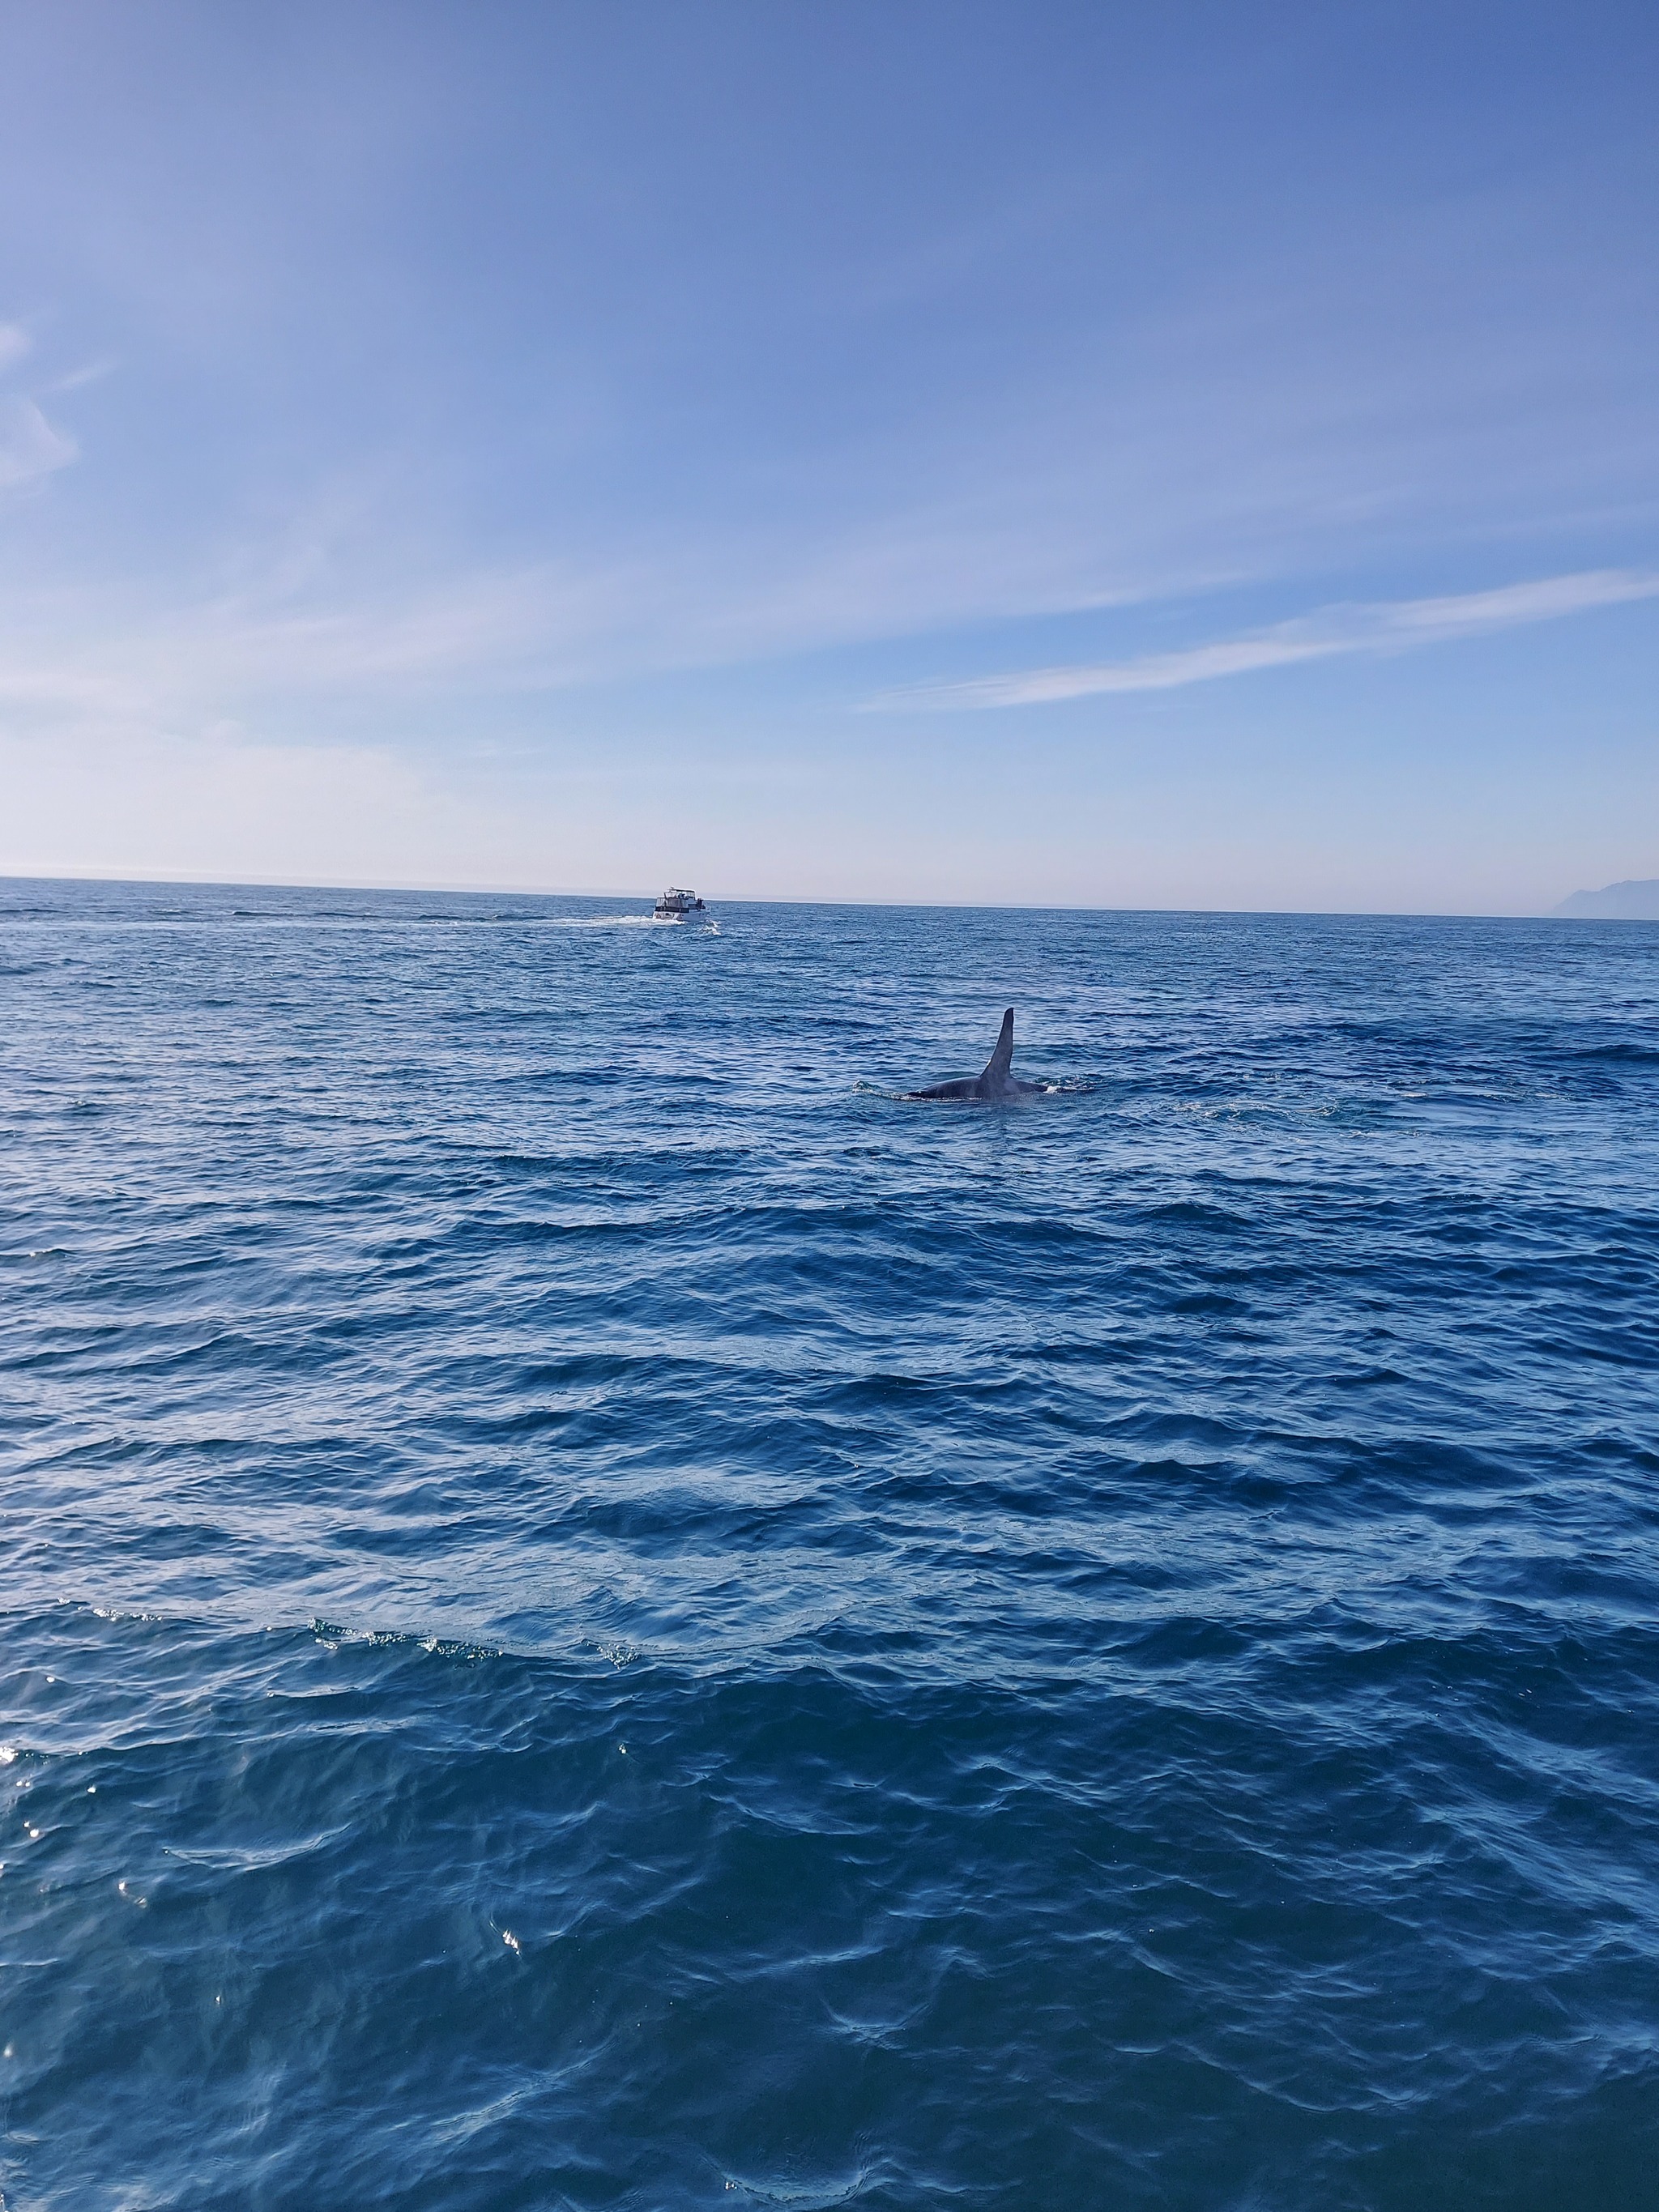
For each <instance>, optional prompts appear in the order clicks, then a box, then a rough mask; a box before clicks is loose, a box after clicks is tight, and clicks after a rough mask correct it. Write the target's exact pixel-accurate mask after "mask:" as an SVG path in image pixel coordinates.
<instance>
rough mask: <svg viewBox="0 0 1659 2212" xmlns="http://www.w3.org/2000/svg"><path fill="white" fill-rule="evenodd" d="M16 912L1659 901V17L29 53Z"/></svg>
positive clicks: (174, 20) (990, 19)
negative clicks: (144, 905)
mask: <svg viewBox="0 0 1659 2212" xmlns="http://www.w3.org/2000/svg"><path fill="white" fill-rule="evenodd" d="M6 46H7V64H6V68H5V70H4V72H3V75H0V186H3V189H0V585H3V598H0V782H3V788H4V789H5V791H6V793H7V803H6V805H5V806H4V807H3V809H0V871H9V872H56V871H64V872H72V871H81V870H88V871H103V872H122V873H147V874H179V875H203V876H216V877H222V878H256V877H258V878H277V879H284V880H290V881H340V882H347V881H349V882H375V881H382V882H424V883H432V884H438V883H446V884H500V885H508V884H511V885H515V886H527V887H543V888H548V889H561V888H569V889H576V888H586V887H595V888H598V887H605V888H623V887H627V888H632V889H636V890H651V889H653V888H656V887H658V886H659V882H661V881H665V880H667V879H668V878H674V879H675V880H678V881H690V882H692V883H694V884H696V885H697V887H698V888H699V889H701V890H704V891H705V893H706V894H708V895H710V896H732V897H736V896H745V895H746V896H763V897H764V896H808V897H814V898H817V897H834V896H844V897H853V898H891V899H920V900H933V899H939V900H970V901H971V900H981V899H982V900H987V901H998V902H1002V901H1012V902H1064V903H1085V904H1102V905H1136V906H1218V907H1268V908H1273V907H1314V908H1406V909H1432V910H1437V911H1460V910H1474V911H1483V912H1508V911H1514V912H1528V911H1538V910H1540V909H1541V908H1546V907H1547V906H1549V905H1552V904H1553V902H1555V901H1556V900H1557V899H1559V898H1560V897H1562V896H1565V894H1566V893H1567V892H1569V891H1571V890H1573V889H1575V888H1577V886H1579V885H1581V884H1601V883H1605V882H1607V881H1611V880H1613V879H1615V878H1620V877H1626V876H1650V875H1659V804H1656V802H1659V742H1656V739H1659V726H1656V724H1659V710H1656V706H1655V702H1656V699H1659V684H1656V678H1659V376H1656V368H1659V347H1656V339H1659V275H1656V272H1659V257H1656V253H1655V248H1654V241H1655V240H1656V238H1659V131H1656V130H1655V128H1654V122H1653V112H1654V111H1653V95H1654V87H1655V84H1656V82H1659V72H1656V64H1659V15H1656V14H1655V13H1654V12H1653V11H1652V10H1651V9H1644V8H1638V7H1635V6H1630V7H1609V6H1600V7H1598V6H1596V5H1594V4H1592V5H1589V6H1588V7H1585V8H1583V9H1578V10H1575V11H1568V10H1565V9H1561V8H1559V6H1552V7H1548V8H1546V7H1532V6H1528V5H1526V4H1518V5H1517V4H1507V5H1504V6H1492V7H1486V6H1482V5H1468V6H1459V7H1455V8H1447V7H1445V6H1444V5H1443V4H1438V5H1435V6H1423V7H1417V6H1411V5H1401V6H1381V5H1377V6H1352V7H1349V6H1333V5H1331V4H1329V0H1324V4H1322V5H1318V6H1307V7H1298V6H1297V5H1294V4H1283V0H1281V4H1276V5H1273V6H1272V7H1253V6H1250V5H1248V4H1237V0H1234V4H1230V5H1217V6H1213V7H1208V6H1191V7H1182V6H1171V7H1170V8H1167V9H1130V8H1127V7H1121V8H1114V7H1106V6H1101V5H1091V6H1087V7H1073V6H1069V5H1064V4H1053V5H1048V6H1036V7H1032V6H1030V5H1022V6H1015V5H1012V4H1009V5H1000V6H995V7H989V6H981V5H976V4H973V0H949V4H939V5H933V4H925V3H924V0H911V4H905V0H881V3H880V4H869V5H860V4H856V0H838V4H836V6H833V7H830V6H824V7H821V8H818V9H811V8H808V7H805V6H795V5H783V4H777V5H767V4H763V0H747V4H744V5H722V4H712V3H711V4H702V0H674V4H665V5H651V4H631V0H604V4H599V0H595V4H591V5H577V6H557V5H551V4H544V5H537V6H520V5H513V4H510V0H503V4H497V5H492V6H490V7H489V8H483V9H480V8H473V7H464V6H461V5H459V4H455V5H450V6H444V7H433V6H425V5H421V4H418V0H399V4H396V5H386V6H380V5H368V4H352V3H351V0H333V4H330V5H327V6H310V5H307V4H303V0H284V4H283V6H282V7H280V8H278V7H276V6H270V7H264V8H258V7H243V8H236V9H226V8H222V7H210V6H205V5H204V6H199V7H168V6H166V5H159V4H157V5H146V6H144V7H143V8H133V7H131V6H130V5H126V4H120V5H110V6H90V7H88V6H78V5H76V4H74V0H54V4H53V6H52V7H51V8H50V9H46V8H33V9H31V8H24V7H21V6H19V7H15V8H13V9H9V11H8V17H7V37H6Z"/></svg>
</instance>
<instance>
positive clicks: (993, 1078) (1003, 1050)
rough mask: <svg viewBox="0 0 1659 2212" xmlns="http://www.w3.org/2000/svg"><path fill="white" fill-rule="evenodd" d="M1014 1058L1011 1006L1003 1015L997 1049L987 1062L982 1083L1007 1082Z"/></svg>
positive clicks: (981, 1079) (998, 1033)
mask: <svg viewBox="0 0 1659 2212" xmlns="http://www.w3.org/2000/svg"><path fill="white" fill-rule="evenodd" d="M1013 1058H1014V1010H1013V1008H1012V1006H1010V1007H1009V1009H1008V1011H1007V1012H1006V1014H1004V1016H1003V1017H1002V1027H1001V1029H1000V1030H999V1031H998V1032H997V1042H996V1050H995V1051H994V1053H993V1054H991V1057H990V1058H989V1060H987V1061H986V1063H985V1073H983V1074H982V1075H981V1077H980V1081H981V1083H1006V1081H1007V1080H1008V1070H1009V1068H1010V1067H1011V1066H1012V1064H1013Z"/></svg>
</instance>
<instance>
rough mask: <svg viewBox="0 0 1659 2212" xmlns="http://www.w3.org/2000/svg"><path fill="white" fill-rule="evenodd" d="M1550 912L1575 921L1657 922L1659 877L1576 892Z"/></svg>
mask: <svg viewBox="0 0 1659 2212" xmlns="http://www.w3.org/2000/svg"><path fill="white" fill-rule="evenodd" d="M1553 912H1555V913H1556V914H1561V915H1567V916H1569V917H1570V918H1571V920H1573V921H1659V876H1650V877H1649V878H1646V880H1645V881H1644V882H1642V883H1626V884H1608V885H1607V889H1606V890H1599V891H1575V892H1574V893H1573V895H1572V896H1571V898H1565V899H1563V900H1562V902H1561V903H1560V905H1559V906H1558V907H1556V908H1553Z"/></svg>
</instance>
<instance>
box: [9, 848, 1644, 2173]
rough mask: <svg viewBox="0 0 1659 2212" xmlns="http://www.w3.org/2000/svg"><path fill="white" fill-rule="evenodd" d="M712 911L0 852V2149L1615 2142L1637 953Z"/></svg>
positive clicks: (1135, 922)
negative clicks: (1000, 1034)
mask: <svg viewBox="0 0 1659 2212" xmlns="http://www.w3.org/2000/svg"><path fill="white" fill-rule="evenodd" d="M714 921H716V922H717V923H718V925H719V926H718V928H717V929H716V928H703V927H653V926H652V925H651V924H650V922H649V921H648V917H647V916H646V915H644V914H643V913H642V912H641V910H638V909H632V910H630V909H629V908H626V907H625V906H624V905H622V904H619V903H618V902H614V901H613V902H593V901H561V900H535V899H508V898H482V899H480V898H465V897H459V896H457V897H447V896H431V895H425V894H422V895H415V894H408V895H404V894H355V893H342V892H310V891H306V892H301V891H286V892H285V891H275V890H246V889H240V890H198V889H189V888H186V889H180V888H179V887H174V886H131V885H127V886H122V885H97V884H38V883H37V884H21V883H14V884H9V885H5V886H0V1138H3V1152H0V1309H3V1310H0V1322H3V1334H0V1449H3V1451H4V1454H5V1481H4V1484H3V1487H0V1514H3V1534H4V1541H5V1552H4V1556H5V1559H6V1561H7V1571H6V1576H5V1580H4V1584H3V1589H0V1606H3V1613H0V1618H3V1621H4V1626H5V1647H4V1648H5V1653H6V1667H5V1681H4V1688H3V1705H0V1747H3V1748H0V1862H3V1864H0V1959H3V1972H0V2048H3V2052H4V2056H3V2059H0V2124H3V2132H0V2189H3V2192H4V2197H5V2202H6V2204H7V2206H8V2207H9V2208H13V2212H16V2208H48V2207H50V2208H53V2212H58V2208H64V2212H67V2208H70V2207H74V2208H76V2212H80V2208H82V2207H86V2208H92V2212H117V2208H123V2209H124V2212H125V2208H130V2207H137V2206H141V2205H143V2206H152V2205H153V2206H163V2205H165V2206H168V2207H175V2206H176V2207H180V2208H186V2207H187V2208H197V2207H199V2208H204V2212H205V2208H208V2207H215V2208H217V2207H222V2206H225V2205H229V2204H236V2205H241V2204H246V2205H249V2206H255V2207H280V2208H287V2207H289V2206H293V2207H295V2208H298V2207H301V2206H303V2207H306V2208H317V2207H323V2206H333V2205H340V2206H347V2205H349V2206H351V2207H354V2208H356V2207H362V2208H374V2212H379V2208H388V2209H389V2208H398V2212H416V2208H419V2212H434V2209H435V2208H445V2209H447V2208H454V2212H486V2208H487V2209H488V2212H495V2208H498V2207H499V2208H507V2207H515V2208H516V2207H524V2208H530V2207H536V2208H542V2207H561V2208H563V2207H589V2206H592V2207H601V2206H604V2207H611V2206H629V2207H638V2208H641V2212H645V2209H646V2208H658V2207H680V2206H684V2207H701V2206H705V2205H707V2206H713V2205H715V2204H719V2205H721V2206H730V2205H732V2204H744V2203H750V2204H755V2205H768V2206H773V2205H789V2206H794V2207H800V2208H813V2207H820V2206H823V2207H829V2206H842V2205H851V2206H858V2207H867V2208H875V2207H881V2208H900V2207H904V2208H910V2207H921V2206H928V2207H932V2206H935V2205H940V2204H946V2203H948V2204H952V2205H960V2206H963V2207H975V2208H978V2207H986V2208H990V2207H995V2208H1005V2207H1006V2208H1015V2207H1022V2208H1023V2207H1026V2206H1030V2207H1032V2208H1038V2207H1041V2208H1044V2212H1047V2208H1052V2207H1054V2206H1056V2205H1079V2206H1093V2205H1103V2206H1107V2205H1109V2206H1113V2207H1120V2206H1121V2207H1126V2208H1139V2207H1146V2208H1148V2209H1149V2212H1150V2208H1166V2207H1167V2208H1179V2209H1180V2212H1186V2209H1187V2208H1192V2212H1200V2208H1202V2209H1203V2212H1209V2208H1214V2207H1236V2208H1239V2212H1245V2208H1249V2212H1255V2208H1261V2212H1266V2208H1269V2207H1271V2208H1273V2212H1303V2209H1304V2208H1305V2212H1342V2208H1354V2212H1359V2208H1365V2212H1396V2208H1399V2212H1407V2208H1409V2212H1432V2209H1434V2208H1442V2207H1443V2208H1445V2212H1453V2208H1457V2212H1462V2208H1467V2207H1469V2206H1484V2205H1490V2206H1492V2207H1498V2206H1502V2207H1504V2208H1506V2212H1508V2209H1509V2208H1524V2212H1569V2208H1571V2212H1577V2208H1581V2207H1583V2206H1584V2205H1587V2204H1595V2205H1609V2206H1611V2205H1620V2206H1623V2205H1637V2204H1640V2203H1646V2202H1649V2201H1650V2197H1651V2188H1652V2183H1651V2175H1652V2172H1653V2167H1654V2161H1655V2157H1656V2154H1659V2121H1656V2117H1655V2116H1656V2113H1659V2059H1656V2047H1659V2045H1656V2038H1659V1999H1656V1995H1655V1992H1656V1990H1659V1844H1656V1840H1655V1838H1656V1835H1659V1826H1656V1818H1659V1753H1656V1749H1655V1747H1656V1744H1659V1690H1656V1682H1659V1665H1656V1659H1659V1655H1656V1649H1655V1632H1654V1626H1653V1624H1654V1620H1655V1614H1656V1606H1659V1550H1656V1543H1655V1536H1656V1519H1659V1515H1656V1492H1655V1483H1656V1475H1659V1297H1656V1293H1659V1196H1656V1194H1659V928H1652V929H1650V928H1646V927H1642V926H1640V925H1624V926H1620V925H1616V924H1609V925H1594V924H1591V925H1585V924H1567V923H1512V922H1505V923H1498V922H1492V923H1485V922H1476V921H1402V920H1386V921H1366V920H1352V919H1340V920H1316V919H1298V918H1286V917H1222V916H1213V915H1085V914H1009V913H962V912H937V913H924V912H915V911H896V910H894V911H882V910H874V909H852V908H847V909H809V908H781V907H746V908H745V907H721V908H718V909H717V910H716V912H715V915H714ZM1011 1002H1012V1004H1014V1005H1015V1006H1016V1007H1017V1008H1018V1047H1017V1054H1016V1060H1015V1073H1017V1074H1020V1075H1023V1076H1024V1077H1025V1078H1026V1079H1028V1080H1033V1081H1035V1080H1039V1079H1040V1080H1043V1081H1045V1082H1048V1083H1050V1084H1052V1085H1054V1091H1053V1093H1052V1095H1048V1096H1045V1097H1036V1098H1030V1099H1021V1100H1019V1101H1018V1102H1014V1103H1010V1104H1008V1105H1006V1106H1003V1107H996V1108H977V1107H967V1108H964V1107H961V1106H947V1107H939V1106H928V1105H926V1104H921V1103H914V1102H908V1101H905V1100H903V1099H902V1098H901V1097H899V1096H898V1095H897V1094H899V1093H900V1092H902V1091H906V1090H908V1089H912V1088H914V1087H915V1086H916V1085H919V1084H925V1083H928V1082H933V1081H937V1080H939V1079H941V1078H944V1077H949V1076H952V1075H957V1074H970V1073H975V1072H976V1070H977V1069H978V1068H979V1066H981V1064H982V1063H983V1061H984V1059H985V1055H986V1053H987V1050H988V1048H989V1045H990V1042H991V1041H992V1039H993V1038H994V1036H995V1033H996V1025H997V1023H998V1021H999V1019H1000V1014H1001V1009H1002V1008H1003V1006H1006V1005H1007V1004H1009V1003H1011Z"/></svg>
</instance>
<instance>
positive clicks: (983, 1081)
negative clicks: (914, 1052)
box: [902, 1006, 1042, 1102]
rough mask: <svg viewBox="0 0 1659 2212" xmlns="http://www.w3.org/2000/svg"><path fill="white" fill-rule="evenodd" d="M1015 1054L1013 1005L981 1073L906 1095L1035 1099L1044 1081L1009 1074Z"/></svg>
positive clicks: (907, 1092)
mask: <svg viewBox="0 0 1659 2212" xmlns="http://www.w3.org/2000/svg"><path fill="white" fill-rule="evenodd" d="M1013 1057H1014V1010H1013V1008H1012V1006H1010V1007H1009V1008H1008V1010H1007V1012H1006V1013H1005V1014H1004V1015H1003V1017H1002V1027H1001V1029H1000V1031H999V1032H998V1035H997V1042H996V1049H995V1051H994V1053H993V1054H991V1057H990V1058H989V1060H987V1061H986V1063H985V1066H984V1069H983V1071H982V1073H980V1074H978V1075H964V1076H963V1077H962V1078H961V1079H959V1080H958V1081H957V1082H955V1083H930V1084H929V1085H928V1086H927V1090H926V1091H905V1092H903V1093H902V1096H903V1097H906V1098H979V1099H986V1100H990V1101H993V1102H994V1101H995V1100H997V1099H999V1098H1032V1097H1036V1094H1037V1092H1038V1091H1041V1090H1042V1085H1041V1084H1040V1083H1021V1082H1018V1080H1017V1079H1015V1078H1014V1077H1013V1076H1012V1075H1011V1074H1010V1073H1008V1070H1009V1067H1010V1066H1011V1064H1012V1060H1013Z"/></svg>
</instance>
